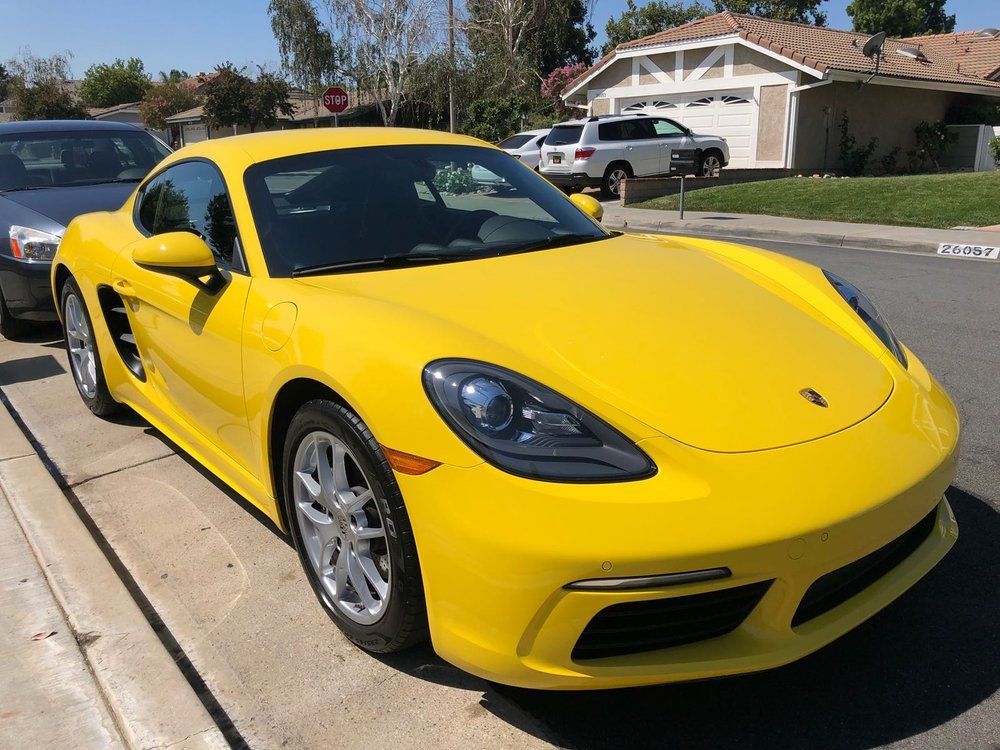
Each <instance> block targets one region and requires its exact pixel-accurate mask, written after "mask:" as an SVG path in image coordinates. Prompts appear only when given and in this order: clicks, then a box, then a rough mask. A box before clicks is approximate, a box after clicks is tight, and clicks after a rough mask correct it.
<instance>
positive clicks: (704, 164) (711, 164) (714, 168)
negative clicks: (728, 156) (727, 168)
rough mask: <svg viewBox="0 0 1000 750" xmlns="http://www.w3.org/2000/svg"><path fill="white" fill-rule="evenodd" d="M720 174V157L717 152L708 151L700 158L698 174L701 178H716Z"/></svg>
mask: <svg viewBox="0 0 1000 750" xmlns="http://www.w3.org/2000/svg"><path fill="white" fill-rule="evenodd" d="M720 172H722V157H720V156H719V154H718V152H717V151H708V152H707V153H706V154H705V155H704V156H702V157H701V167H700V169H699V170H698V174H700V175H701V176H702V177H717V176H718V175H719V173H720Z"/></svg>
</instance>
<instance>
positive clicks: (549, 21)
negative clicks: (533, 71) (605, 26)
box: [538, 0, 597, 74]
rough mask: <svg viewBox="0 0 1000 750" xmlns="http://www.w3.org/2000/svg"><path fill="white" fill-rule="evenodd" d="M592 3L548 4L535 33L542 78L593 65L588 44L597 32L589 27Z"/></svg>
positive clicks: (561, 1) (557, 0)
mask: <svg viewBox="0 0 1000 750" xmlns="http://www.w3.org/2000/svg"><path fill="white" fill-rule="evenodd" d="M593 2H594V0H589V2H585V0H552V1H551V2H549V4H548V12H547V13H546V14H545V19H544V21H543V23H542V25H541V28H540V29H539V50H538V54H539V61H538V62H539V70H540V71H541V72H542V73H543V74H546V73H548V72H550V71H552V70H555V69H556V68H564V67H566V66H567V65H575V64H576V63H585V64H586V65H587V66H588V67H589V66H590V65H592V64H593V62H594V49H593V48H592V47H591V46H590V43H591V42H593V41H594V37H595V36H597V32H596V31H594V26H593V24H591V23H590V20H589V19H590V6H591V5H592V4H593Z"/></svg>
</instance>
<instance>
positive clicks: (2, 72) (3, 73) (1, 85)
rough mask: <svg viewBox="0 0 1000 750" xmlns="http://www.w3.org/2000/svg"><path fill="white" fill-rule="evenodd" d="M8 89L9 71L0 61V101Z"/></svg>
mask: <svg viewBox="0 0 1000 750" xmlns="http://www.w3.org/2000/svg"><path fill="white" fill-rule="evenodd" d="M9 90H10V72H9V71H8V70H7V68H6V67H4V65H3V63H0V102H2V101H3V100H4V99H6V98H7V97H8V95H9V94H8V92H9Z"/></svg>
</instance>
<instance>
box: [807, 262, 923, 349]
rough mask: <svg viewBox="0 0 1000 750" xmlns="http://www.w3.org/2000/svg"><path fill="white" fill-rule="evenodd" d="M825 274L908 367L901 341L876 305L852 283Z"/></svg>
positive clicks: (827, 272) (848, 302)
mask: <svg viewBox="0 0 1000 750" xmlns="http://www.w3.org/2000/svg"><path fill="white" fill-rule="evenodd" d="M823 273H824V274H825V275H826V278H827V280H828V281H829V282H830V283H831V284H833V288H834V289H836V290H837V293H838V294H840V296H841V297H843V298H844V299H845V300H846V301H847V304H848V305H850V306H851V309H852V310H854V312H856V313H857V314H858V317H859V318H861V320H863V321H864V322H865V325H867V326H868V327H869V328H871V329H872V332H873V333H874V334H875V335H876V336H878V338H879V341H881V342H882V343H883V344H885V345H886V347H887V348H888V349H889V351H891V352H892V353H893V356H895V357H896V359H898V360H899V361H900V363H901V364H902V365H903V367H906V366H907V363H906V355H905V354H904V353H903V347H902V345H901V344H900V343H899V339H897V338H896V334H894V333H893V332H892V329H891V328H890V327H889V324H888V323H886V322H885V318H883V317H882V316H881V315H880V314H879V311H878V310H876V309H875V305H873V304H872V302H871V300H870V299H868V298H867V297H866V296H865V295H864V294H862V293H861V290H860V289H858V288H857V287H856V286H854V284H852V283H851V282H849V281H844V280H843V279H842V278H840V277H839V276H837V275H836V274H833V273H830V272H829V271H823Z"/></svg>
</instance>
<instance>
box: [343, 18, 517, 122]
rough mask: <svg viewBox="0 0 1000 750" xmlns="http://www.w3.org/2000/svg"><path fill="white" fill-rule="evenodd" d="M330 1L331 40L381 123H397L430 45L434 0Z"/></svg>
mask: <svg viewBox="0 0 1000 750" xmlns="http://www.w3.org/2000/svg"><path fill="white" fill-rule="evenodd" d="M326 1H327V4H328V6H329V9H330V11H331V13H330V15H331V18H332V25H331V27H330V28H329V31H330V35H331V40H332V42H333V45H334V47H335V48H337V49H338V50H340V51H341V54H342V55H343V57H344V62H345V68H346V71H347V72H348V74H349V76H350V77H351V78H352V79H353V80H354V82H355V84H356V85H357V87H358V88H359V89H360V90H361V91H363V92H364V93H366V94H367V95H368V96H369V97H370V98H371V99H372V100H373V101H374V102H375V104H376V106H377V107H378V110H379V113H380V114H381V115H382V122H384V123H385V124H386V125H394V124H395V122H396V118H397V117H398V115H399V111H400V106H401V104H402V103H403V99H404V96H405V95H406V92H407V90H408V88H409V85H410V82H411V79H412V77H413V73H414V70H416V68H417V65H418V64H419V62H420V59H421V57H423V56H424V55H425V54H426V53H427V52H428V51H429V48H430V46H431V41H432V38H433V29H432V23H431V0H326ZM499 1H500V2H504V1H505V0H499Z"/></svg>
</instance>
